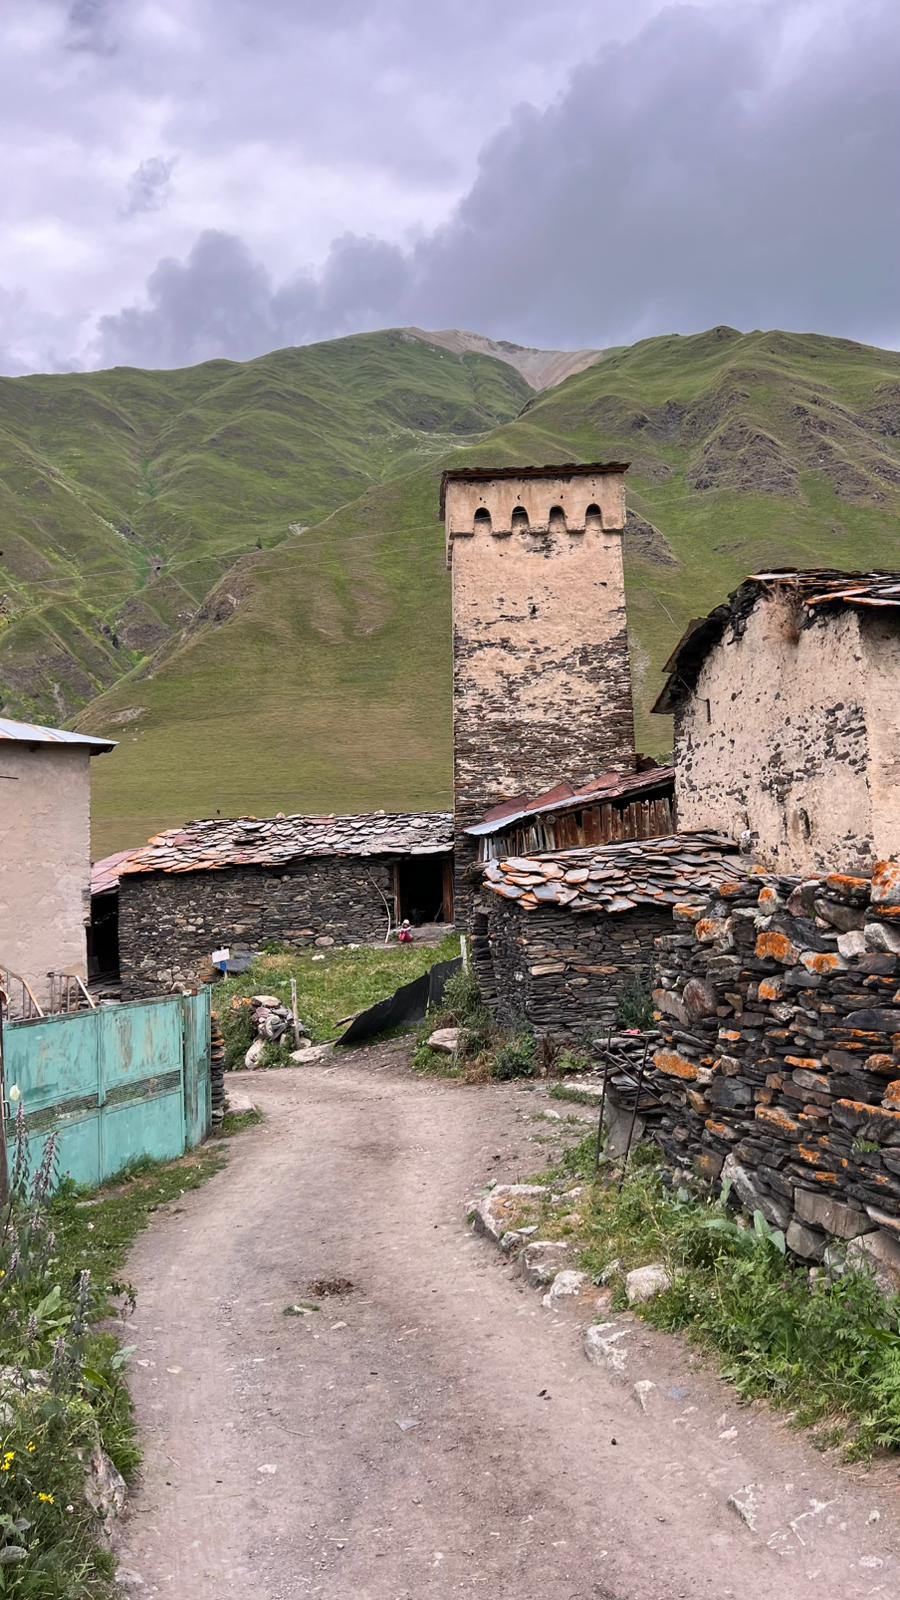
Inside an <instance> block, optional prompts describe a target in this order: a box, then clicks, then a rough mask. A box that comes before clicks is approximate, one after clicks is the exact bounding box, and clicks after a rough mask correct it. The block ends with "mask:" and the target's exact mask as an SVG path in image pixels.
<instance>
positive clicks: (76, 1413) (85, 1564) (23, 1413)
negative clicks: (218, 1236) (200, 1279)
mask: <svg viewBox="0 0 900 1600" xmlns="http://www.w3.org/2000/svg"><path fill="white" fill-rule="evenodd" d="M244 1124H245V1119H243V1118H235V1119H233V1126H234V1127H235V1128H236V1127H237V1126H239V1125H244ZM228 1131H231V1130H230V1129H229V1130H228ZM16 1135H17V1137H16V1159H15V1162H14V1168H13V1173H12V1188H13V1200H12V1203H11V1204H10V1206H9V1207H8V1208H6V1209H5V1210H4V1212H3V1214H2V1218H0V1367H2V1369H3V1381H2V1403H0V1595H3V1596H15V1597H17V1600H107V1597H109V1600H112V1597H113V1595H114V1594H116V1593H117V1592H118V1591H117V1590H116V1588H115V1585H114V1583H113V1573H114V1567H115V1561H114V1558H113V1557H112V1555H111V1554H110V1553H109V1552H108V1551H106V1550H105V1549H103V1548H102V1547H101V1546H100V1545H99V1543H98V1540H97V1527H96V1522H95V1519H94V1516H93V1513H92V1512H91V1509H90V1507H89V1505H88V1503H87V1500H86V1498H85V1486H86V1463H87V1462H88V1460H89V1459H90V1458H91V1456H92V1454H93V1452H95V1451H96V1450H97V1449H98V1448H102V1449H103V1450H104V1451H105V1452H106V1453H107V1455H109V1457H110V1458H111V1460H112V1461H113V1464H114V1465H115V1466H116V1467H117V1468H118V1470H119V1472H121V1473H122V1475H123V1476H124V1477H125V1478H126V1479H128V1478H130V1477H132V1476H133V1474H134V1472H135V1471H136V1469H137V1467H138V1465H139V1462H140V1451H139V1448H138V1444H137V1438H136V1433H135V1428H134V1420H133V1415H132V1405H131V1398H130V1395H129V1393H128V1389H127V1385H126V1382H125V1369H126V1364H127V1360H128V1357H129V1355H130V1350H129V1349H128V1348H127V1347H125V1348H123V1347H122V1346H121V1345H120V1343H119V1340H118V1338H117V1337H116V1336H115V1335H114V1334H112V1333H109V1332H107V1331H105V1330H104V1329H103V1323H104V1322H105V1321H106V1320H107V1319H108V1318H109V1317H110V1315H111V1314H112V1313H113V1311H115V1310H121V1311H124V1312H127V1310H128V1308H129V1307H133V1306H134V1303H135V1296H134V1291H133V1289H132V1288H131V1286H130V1285H129V1284H128V1283H127V1282H124V1281H123V1280H122V1278H121V1273H122V1270H123V1268H124V1266H125V1262H126V1259H127V1256H128V1252H129V1250H130V1249H131V1246H132V1244H133V1242H134V1239H135V1237H136V1235H137V1233H138V1232H139V1231H140V1229H141V1228H142V1227H143V1226H144V1225H145V1224H146V1222H147V1221H148V1219H149V1217H150V1216H151V1215H152V1213H153V1212H154V1211H156V1210H158V1209H159V1208H160V1207H161V1206H164V1205H168V1204H171V1203H172V1202H173V1201H177V1200H178V1199H180V1198H181V1197H182V1196H183V1195H184V1194H186V1193H187V1192H188V1191H189V1190H191V1189H195V1188H197V1187H198V1186H199V1185H200V1184H201V1183H203V1182H204V1180H205V1179H206V1178H208V1177H209V1176H211V1174H212V1173H214V1172H216V1171H218V1169H219V1168H220V1167H221V1166H222V1165H223V1161H224V1155H223V1151H222V1148H221V1145H219V1146H218V1147H217V1146H216V1145H214V1144H211V1145H207V1146H205V1147H204V1148H202V1149H200V1150H197V1151H195V1152H192V1153H191V1154H190V1155H188V1156H185V1157H183V1158H182V1159H181V1160H180V1161H176V1162H172V1163H169V1164H166V1165H157V1164H154V1163H152V1162H149V1161H143V1162H139V1163H136V1164H135V1165H134V1166H133V1167H131V1168H130V1169H128V1170H126V1171H125V1172H123V1173H121V1174H120V1175H119V1177H118V1178H117V1179H116V1180H115V1181H114V1182H112V1183H110V1184H108V1185H106V1186H104V1188H102V1189H100V1190H96V1191H93V1192H86V1191H83V1190H79V1189H76V1188H75V1186H74V1185H73V1184H71V1183H68V1182H65V1183H63V1184H62V1185H61V1186H59V1187H58V1188H57V1189H56V1192H55V1193H54V1183H55V1176H56V1173H55V1161H56V1152H55V1140H54V1139H53V1137H52V1136H51V1138H50V1139H49V1140H48V1141H47V1144H46V1146H45V1149H44V1155H43V1158H42V1162H41V1165H40V1167H39V1168H38V1170H37V1172H36V1173H34V1174H31V1173H30V1172H29V1170H28V1165H27V1158H26V1154H25V1152H26V1142H25V1135H24V1120H23V1119H22V1118H20V1119H19V1120H18V1121H17V1124H16Z"/></svg>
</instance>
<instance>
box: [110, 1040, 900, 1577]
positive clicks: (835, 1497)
mask: <svg viewBox="0 0 900 1600" xmlns="http://www.w3.org/2000/svg"><path fill="white" fill-rule="evenodd" d="M402 1052H403V1046H402V1044H397V1045H393V1046H388V1047H386V1048H385V1049H384V1050H382V1051H381V1052H373V1051H369V1052H359V1053H356V1054H354V1056H352V1057H348V1058H347V1059H345V1060H344V1061H343V1062H342V1063H341V1064H340V1065H328V1066H321V1067H316V1068H314V1069H305V1070H298V1071H296V1072H278V1073H269V1074H258V1075H256V1076H254V1077H253V1078H251V1079H248V1080H246V1082H245V1087H249V1088H250V1089H251V1090H252V1093H253V1096H254V1098H255V1099H256V1100H257V1102H258V1103H259V1105H260V1106H261V1108H262V1109H263V1110H264V1112H265V1119H266V1120H265V1121H264V1123H263V1124H261V1125H260V1126H259V1127H257V1128H254V1129H253V1130H252V1131H250V1132H247V1133H245V1134H242V1135H241V1136H240V1138H239V1139H238V1140H236V1141H235V1143H234V1145H233V1147H232V1152H231V1158H230V1161H229V1165H228V1168H227V1170H225V1171H223V1172H222V1173H220V1174H219V1175H218V1176H217V1177H215V1178H214V1179H212V1180H211V1181H210V1182H209V1183H208V1184H207V1185H206V1186H205V1187H204V1188H202V1189H201V1190H199V1191H197V1192H195V1193H193V1194H190V1195H188V1196H187V1197H186V1198H185V1199H184V1200H183V1202H181V1204H180V1206H179V1208H178V1209H177V1210H174V1211H172V1210H170V1211H169V1212H168V1213H167V1214H164V1215H160V1217H159V1218H158V1219H157V1220H156V1221H155V1223H154V1225H153V1226H152V1227H151V1229H150V1230H149V1231H148V1232H147V1233H146V1234H145V1235H144V1236H143V1237H142V1239H141V1240H140V1241H139V1244H138V1247H137V1250H136V1251H135V1254H134V1257H133V1260H132V1264H131V1276H132V1277H133V1278H134V1281H135V1282H136V1284H137V1286H138V1291H139V1300H138V1312H137V1318H136V1324H137V1327H136V1332H135V1333H133V1334H131V1333H130V1334H129V1335H128V1337H129V1339H130V1340H131V1341H132V1342H135V1343H136V1344H137V1345H138V1351H137V1357H136V1362H137V1364H136V1365H135V1366H134V1368H133V1378H134V1390H135V1397H136V1401H137V1408H138V1417H139V1421H140V1424H141V1427H142V1431H143V1434H144V1441H145V1446H146V1462H145V1480H144V1485H143V1488H142V1490H141V1491H140V1492H139V1493H138V1494H137V1496H136V1497H135V1501H134V1507H133V1511H132V1513H131V1516H130V1519H129V1521H128V1523H127V1525H126V1527H125V1529H124V1538H123V1548H122V1550H121V1553H120V1559H121V1562H122V1565H123V1568H124V1569H126V1572H127V1574H129V1575H130V1578H129V1581H130V1583H131V1584H133V1586H134V1592H135V1593H136V1594H140V1595H166V1596H173V1597H176V1600H225V1597H230V1596H232V1595H234V1596H240V1597H241V1600H295V1597H301V1596H320V1597H323V1600H428V1597H432V1596H433V1597H436V1600H437V1597H440V1600H445V1597H447V1600H449V1597H450V1596H457V1595H471V1596H483V1597H484V1600H544V1597H549V1596H553V1597H554V1600H676V1597H678V1600H687V1597H690V1600H728V1597H731V1600H792V1597H794V1596H800V1595H806V1594H813V1593H819V1594H821V1593H822V1592H823V1590H824V1591H825V1592H827V1593H828V1595H829V1596H830V1600H858V1597H859V1600H861V1597H863V1596H875V1595H878V1596H883V1597H885V1600H887V1597H893V1596H896V1595H897V1594H900V1564H898V1550H900V1540H898V1526H897V1521H896V1474H895V1473H893V1472H892V1473H891V1475H890V1476H889V1477H888V1476H887V1475H886V1474H885V1473H882V1475H881V1476H880V1477H879V1475H878V1474H877V1473H876V1474H875V1475H868V1476H866V1475H865V1474H863V1473H861V1472H857V1473H855V1474H853V1473H851V1472H849V1471H848V1470H847V1469H842V1468H838V1467H835V1466H833V1465H830V1464H829V1463H827V1462H826V1461H825V1460H823V1458H822V1457H820V1456H818V1455H816V1454H815V1452H814V1451H813V1450H812V1449H811V1448H810V1447H809V1445H808V1444H807V1443H806V1442H805V1441H804V1440H801V1439H799V1438H797V1437H795V1436H793V1435H791V1434H790V1433H789V1432H787V1431H786V1428H785V1426H784V1424H783V1422H780V1421H779V1420H777V1419H775V1418H773V1417H772V1416H771V1415H770V1414H769V1413H768V1412H767V1411H765V1410H764V1409H757V1408H751V1409H750V1410H742V1409H741V1408H739V1407H738V1406H737V1405H736V1404H735V1403H734V1401H733V1399H732V1397H731V1395H730V1392H729V1391H728V1390H727V1389H725V1388H724V1386H723V1385H721V1384H720V1383H719V1381H718V1380H717V1379H716V1378H714V1377H713V1376H711V1375H710V1374H709V1373H707V1372H705V1371H704V1370H703V1369H702V1368H701V1367H700V1366H699V1365H697V1364H696V1363H695V1362H692V1360H691V1359H690V1358H689V1357H688V1355H687V1354H686V1353H685V1352H684V1350H683V1349H682V1347H681V1345H680V1344H679V1343H678V1342H677V1341H674V1340H667V1339H665V1338H663V1337H662V1336H659V1335H656V1334H653V1333H650V1332H647V1331H645V1330H643V1329H641V1328H638V1329H635V1330H632V1333H631V1335H630V1353H629V1367H628V1372H627V1375H626V1376H625V1378H624V1379H623V1378H622V1377H616V1376H615V1375H611V1374H609V1373H607V1372H606V1371H604V1370H600V1369H598V1368H596V1367H593V1366H591V1365H589V1364H588V1362H587V1361H586V1360H585V1358H584V1355H583V1352H582V1330H581V1329H580V1327H579V1325H578V1323H577V1320H576V1319H575V1318H574V1317H571V1316H568V1315H566V1316H563V1315H560V1314H555V1313H552V1312H549V1311H545V1310H544V1309H542V1307H541V1303H540V1298H539V1296H538V1295H537V1294H536V1293H535V1291H534V1290H532V1289H529V1288H526V1287H525V1286H524V1285H523V1284H522V1283H521V1282H520V1281H519V1280H517V1279H514V1278H512V1276H511V1274H510V1269H509V1267H508V1266H507V1265H506V1264H505V1263H504V1262H503V1260H502V1258H501V1257H500V1256H499V1255H498V1254H497V1253H496V1252H495V1251H494V1250H493V1249H492V1248H491V1247H490V1246H489V1245H487V1244H485V1243H484V1242H483V1241H481V1240H478V1239H476V1238H474V1237H473V1236H472V1235H471V1233H470V1232H469V1230H468V1229H467V1227H466V1224H465V1207H466V1202H467V1201H468V1200H469V1199H470V1198H471V1197H472V1196H473V1195H474V1194H475V1193H477V1191H478V1189H479V1188H480V1187H481V1186H482V1185H483V1184H484V1183H485V1181H486V1180H488V1179H489V1178H491V1177H494V1178H498V1179H503V1180H514V1179H516V1178H524V1177H526V1176H528V1175H529V1174H530V1173H532V1172H534V1171H535V1170H536V1169H538V1168H540V1167H541V1166H543V1165H545V1164H546V1156H547V1140H548V1139H551V1140H552V1139H554V1138H555V1139H557V1140H558V1139H559V1138H560V1137H565V1129H564V1125H563V1124H561V1123H560V1122H558V1121H556V1122H551V1121H547V1120H544V1119H543V1118H542V1117H541V1115H540V1113H541V1111H542V1109H549V1107H550V1106H551V1105H552V1102H548V1101H546V1099H545V1098H544V1097H543V1095H542V1094H541V1093H534V1092H531V1091H528V1090H527V1089H524V1088H522V1087H519V1086H513V1085H509V1086H503V1087H494V1088H490V1089H473V1088H466V1087H462V1086H458V1085H456V1084H450V1083H444V1082H424V1081H421V1080H419V1079H417V1078H415V1077H413V1076H412V1075H410V1074H409V1073H408V1072H407V1071H406V1070H405V1069H404V1066H403V1057H402ZM569 1136H571V1134H570V1135H569ZM335 1279H346V1280H349V1282H350V1283H352V1285H353V1288H352V1290H351V1291H349V1292H347V1293H345V1294H344V1295H325V1294H323V1293H322V1287H321V1285H319V1286H317V1287H312V1286H313V1285H315V1284H316V1280H335ZM302 1301H308V1302H310V1303H312V1304H314V1305H316V1306H318V1307H319V1309H318V1310H316V1311H310V1312H308V1313H307V1314H305V1315H292V1316H286V1315H285V1308H286V1307H287V1306H289V1305H297V1304H298V1303H299V1302H302ZM641 1379H650V1380H652V1381H653V1382H655V1383H656V1385H657V1388H656V1390H655V1391H654V1395H655V1397H656V1398H655V1399H654V1403H653V1404H652V1405H650V1406H649V1407H648V1410H647V1412H646V1413H644V1412H643V1411H642V1409H641V1407H640V1405H639V1404H638V1402H637V1398H636V1395H635V1392H634V1389H633V1384H634V1382H635V1381H637V1380H641ZM731 1496H734V1497H735V1498H736V1500H737V1501H738V1502H739V1504H740V1506H741V1507H742V1508H743V1514H742V1515H741V1514H739V1511H738V1509H736V1508H735V1506H734V1505H729V1497H731Z"/></svg>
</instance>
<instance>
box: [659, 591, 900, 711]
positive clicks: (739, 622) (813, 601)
mask: <svg viewBox="0 0 900 1600" xmlns="http://www.w3.org/2000/svg"><path fill="white" fill-rule="evenodd" d="M778 592H783V593H787V594H792V595H796V596H797V597H798V599H799V600H800V602H801V604H802V606H803V607H805V609H806V612H807V617H806V619H805V620H806V622H807V623H809V622H812V620H813V618H814V616H815V615H816V614H818V613H821V612H822V611H825V610H828V609H829V608H833V609H835V610H839V609H841V608H843V607H846V606H850V607H863V608H877V609H878V610H882V611H886V612H888V613H889V614H893V615H895V616H896V617H897V619H898V620H900V572H839V571H836V570H834V569H833V568H828V567H816V568H812V569H810V570H809V571H799V570H798V569H796V568H793V567H785V568H777V569H775V570H774V571H772V572H756V573H753V575H752V576H751V577H749V578H745V579H744V582H743V583H742V584H741V585H740V586H739V587H738V588H737V589H735V590H733V591H732V593H731V594H730V595H729V596H728V599H727V600H725V601H723V603H722V604H721V605H719V606H716V607H715V609H714V610H713V611H710V612H709V614H708V616H705V617H700V618H698V619H695V620H694V621H693V622H690V623H689V624H688V626H687V628H686V629H685V632H684V633H683V634H682V636H681V638H680V639H679V641H678V643H677V645H676V646H675V649H674V650H673V652H672V654H671V656H670V657H669V659H668V661H667V662H666V664H665V667H664V668H663V671H664V672H666V673H667V674H668V681H667V682H666V683H665V685H664V686H663V689H662V691H661V692H660V694H659V696H658V697H657V700H656V703H655V705H654V706H653V710H654V711H655V712H659V713H663V714H665V713H668V712H672V711H674V710H675V707H676V706H677V705H678V704H679V703H680V702H681V701H682V700H683V699H685V698H686V696H687V695H689V694H690V692H691V690H692V689H693V688H694V685H695V684H696V682H697V679H698V677H699V675H700V669H701V667H702V666H703V663H704V661H705V660H706V657H707V656H708V654H709V652H710V651H711V650H712V649H713V647H714V646H715V645H717V644H718V643H719V641H720V640H721V639H722V638H723V636H724V634H725V630H726V629H727V628H728V627H729V626H733V627H734V628H735V630H736V632H737V633H738V634H740V633H741V632H742V631H743V627H744V625H745V624H746V619H747V618H748V617H749V615H750V613H751V611H752V610H753V609H754V607H755V606H756V604H757V602H758V601H759V599H760V598H761V597H762V596H771V595H773V594H776V593H778Z"/></svg>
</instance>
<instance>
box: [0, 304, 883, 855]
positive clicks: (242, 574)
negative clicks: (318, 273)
mask: <svg viewBox="0 0 900 1600" xmlns="http://www.w3.org/2000/svg"><path fill="white" fill-rule="evenodd" d="M473 337H477V336H473ZM569 354H572V353H571V352H570V353H569ZM9 382H12V383H15V384H24V385H25V387H24V388H23V389H20V390H16V391H14V393H13V395H12V396H10V394H9V392H8V389H7V387H6V385H5V384H4V383H2V382H0V511H2V514H3V526H4V537H3V538H2V539H0V544H2V546H3V549H4V551H5V552H6V554H5V556H4V562H3V565H4V577H5V580H6V581H5V582H4V583H2V584H0V608H2V607H3V606H4V604H7V606H9V597H11V600H12V607H11V611H12V614H11V615H10V610H9V609H8V610H7V615H6V616H5V617H3V616H2V615H0V683H2V686H3V700H4V709H5V710H6V712H7V714H10V715H16V714H20V715H26V716H30V717H36V718H37V720H51V721H52V720H65V719H66V718H68V717H69V716H70V715H72V714H77V721H78V725H79V727H82V728H84V729H85V730H88V731H92V732H97V733H103V734H109V735H110V736H111V737H113V738H117V739H119V741H120V744H119V748H118V749H117V750H116V752H115V753H114V754H113V755H111V756H105V757H104V758H103V760H102V761H100V762H98V763H97V764H96V770H95V807H94V809H95V819H96V841H95V848H96V850H97V852H98V853H106V851H107V850H109V849H113V848H116V847H119V846H126V845H133V844H135V843H140V842H141V840H142V839H143V838H145V837H147V836H148V834H150V833H152V832H154V831H156V830H157V829H158V828H159V827H160V826H163V825H167V824H170V823H177V822H179V821H181V820H184V819H185V818H186V817H188V816H202V815H214V814H215V813H216V811H220V812H221V813H222V814H223V815H225V814H228V813H232V814H237V813H241V812H244V813H247V812H250V813H256V814H265V813H267V812H268V813H274V812H276V811H279V810H283V811H291V812H300V811H360V810H368V809H376V808H379V807H384V808H386V809H397V810H407V809H417V808H418V809H423V810H425V809H435V808H440V807H442V806H446V804H447V803H448V801H449V797H450V681H451V661H450V615H449V582H448V575H447V571H446V566H445V562H444V554H443V535H442V530H441V528H440V526H439V523H438V515H437V497H438V483H439V478H440V473H441V470H442V468H443V467H445V466H450V465H465V464H467V463H469V464H471V463H474V462H476V461H477V462H478V463H479V464H483V463H484V462H488V463H493V462H496V464H497V465H514V464H535V463H537V464H540V463H541V462H544V461H561V460H591V459H598V458H603V457H605V458H607V459H624V460H630V461H631V463H632V466H631V470H630V471H629V474H628V480H627V495H628V504H629V522H628V528H627V530H626V534H625V564H626V585H627V592H628V614H629V636H630V644H631V653H632V670H633V677H634V683H635V701H636V723H637V740H638V745H639V748H643V749H645V750H648V751H649V752H651V753H655V754H662V753H664V751H665V749H666V747H667V745H668V740H669V734H668V730H667V726H666V724H665V722H664V721H663V720H662V719H659V718H651V717H650V715H649V706H650V704H652V701H653V699H654V697H655V693H656V689H657V686H658V684H659V673H660V667H661V665H662V662H663V660H664V659H665V657H666V656H667V655H668V654H669V651H670V650H671V647H672V645H673V644H674V642H675V640H676V639H677V637H678V636H679V634H680V633H681V631H682V630H683V627H684V625H685V623H686V622H687V621H688V619H689V618H690V617H691V616H696V615H698V614H702V612H704V611H705V610H708V609H710V608H711V607H712V606H713V605H715V604H716V603H717V602H718V601H719V600H720V599H721V598H722V597H723V595H724V594H725V593H726V592H727V591H728V590H729V589H730V588H733V587H735V586H736V584H737V583H739V582H740V581H741V579H742V578H743V577H744V576H745V575H746V573H747V572H750V571H753V570H761V569H763V568H765V567H773V566H786V565H790V564H791V563H795V564H797V565H799V566H829V567H847V568H853V569H857V568H860V567H867V566H883V567H887V568H891V567H900V538H898V526H900V354H898V353H896V352H893V351H882V350H878V349H876V348H874V347H870V346H861V345H855V344H853V343H851V342H850V341H846V340H836V339H830V338H828V337H827V336H825V335H801V334H785V333H782V332H779V331H777V330H774V331H769V332H764V331H763V332H755V333H752V334H741V333H739V332H737V331H736V330H734V329H728V328H713V329H710V330H707V331H706V332H705V333H702V334H697V335H664V336H661V337H659V338H655V339H648V340H643V341H641V342H640V343H638V344H636V345H633V346H630V347H625V348H617V349H613V350H609V351H605V352H603V353H602V358H601V359H599V360H595V361H591V362H590V363H589V364H587V365H586V366H584V367H583V368H581V369H580V370H578V371H576V372H574V373H572V374H570V375H569V376H567V377H566V378H564V379H563V380H562V381H561V382H560V383H558V384H556V385H555V386H553V387H547V388H544V389H541V390H537V389H535V388H534V387H533V386H532V385H531V384H530V383H528V382H527V381H526V379H525V377H524V376H523V375H522V373H521V372H520V371H518V370H517V369H516V368H514V367H513V366H511V364H510V363H509V362H503V361H501V360H499V359H497V358H495V357H492V356H489V355H485V354H484V353H482V351H481V350H477V351H473V350H468V349H466V350H463V351H461V352H460V351H452V350H448V349H446V348H445V347H443V346H441V345H438V344H435V343H434V342H433V338H432V337H431V336H429V337H428V338H427V339H426V340H425V341H423V340H422V339H421V338H419V336H418V335H417V334H412V333H410V332H405V331H404V330H397V329H395V330H388V331H386V332H384V333H381V334H370V335H359V336H354V337H353V338H352V339H348V340H336V341H331V342H329V343H328V344H325V345H320V346H311V347H306V349H305V350H297V351H291V350H289V351H282V352H275V353H274V354H273V355H271V356H266V357H260V358H258V359H257V360H256V361H255V362H250V363H244V364H242V363H229V362H216V363H208V364H206V366H205V367H203V368H187V369H183V371H182V372H181V373H174V374H171V373H163V374H155V373H143V372H140V371H137V370H135V369H117V370H116V371H115V372H114V373H112V374H109V373H107V374H89V375H64V376H63V377H62V378H61V379H55V378H41V379H36V380H21V379H16V380H7V383H9ZM10 554H12V556H13V557H14V560H13V562H12V563H11V562H10Z"/></svg>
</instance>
